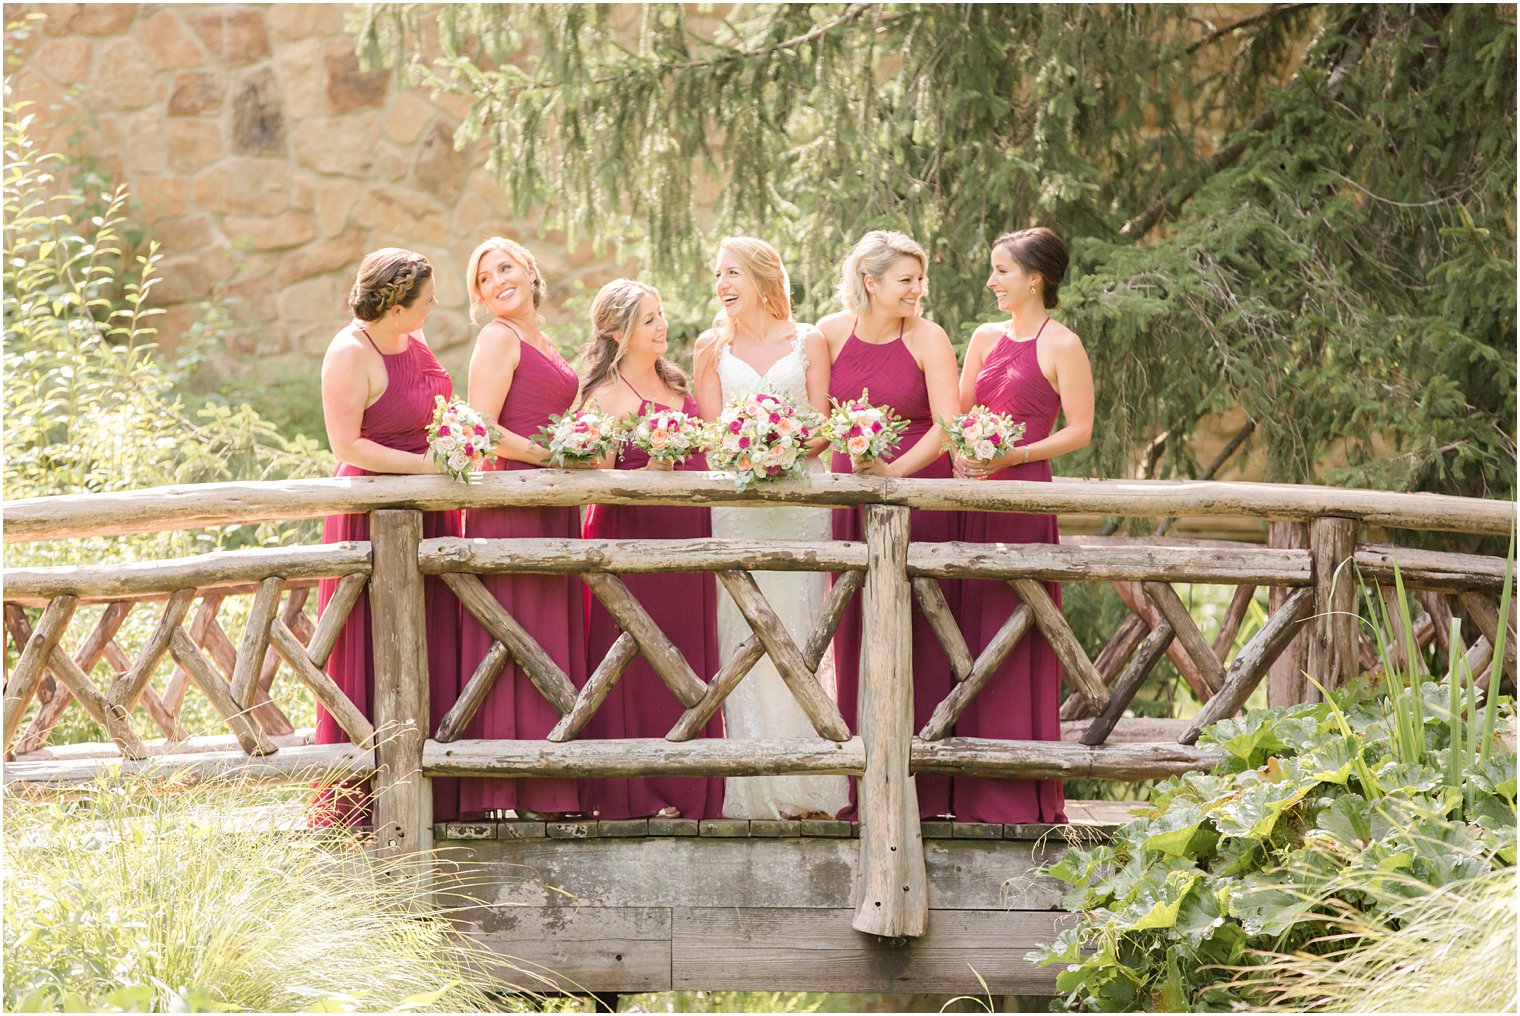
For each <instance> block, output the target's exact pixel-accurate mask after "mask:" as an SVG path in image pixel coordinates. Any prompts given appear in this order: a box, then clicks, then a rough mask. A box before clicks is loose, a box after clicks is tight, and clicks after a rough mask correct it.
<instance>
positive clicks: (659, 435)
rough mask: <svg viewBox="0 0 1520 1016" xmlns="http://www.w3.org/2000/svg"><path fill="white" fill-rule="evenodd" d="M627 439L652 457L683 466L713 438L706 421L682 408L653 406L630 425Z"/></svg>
mask: <svg viewBox="0 0 1520 1016" xmlns="http://www.w3.org/2000/svg"><path fill="white" fill-rule="evenodd" d="M627 440H628V442H629V443H630V444H632V445H633V446H634V447H635V448H642V449H644V451H646V452H648V453H649V457H650V458H651V459H656V460H658V461H660V462H669V463H671V464H672V465H677V466H679V465H680V464H681V463H683V462H685V461H686V460H687V459H689V458H690V457H691V456H692V455H694V454H696V453H697V452H700V451H703V450H705V449H706V448H707V446H708V445H709V444H711V442H712V436H711V433H710V430H709V428H708V426H707V424H706V423H705V422H703V421H702V420H701V419H699V418H698V417H695V416H691V415H690V414H687V413H683V412H681V411H680V410H679V409H652V410H650V411H649V412H647V413H645V414H644V415H643V416H641V417H639V418H638V419H637V420H635V421H633V423H631V424H630V425H629V426H628V434H627Z"/></svg>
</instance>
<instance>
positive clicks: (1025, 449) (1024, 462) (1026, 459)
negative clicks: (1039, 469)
mask: <svg viewBox="0 0 1520 1016" xmlns="http://www.w3.org/2000/svg"><path fill="white" fill-rule="evenodd" d="M1022 464H1023V465H1026V466H1027V465H1029V446H1028V445H1025V446H1024V461H1023V463H1022Z"/></svg>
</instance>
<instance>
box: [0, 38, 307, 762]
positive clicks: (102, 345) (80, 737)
mask: <svg viewBox="0 0 1520 1016" xmlns="http://www.w3.org/2000/svg"><path fill="white" fill-rule="evenodd" d="M25 30H28V29H27V28H26V27H25V23H22V25H21V27H18V26H17V25H14V24H13V25H10V26H8V27H7V34H8V35H10V34H14V33H15V32H18V31H25ZM14 87H15V86H14V82H13V80H12V78H11V76H10V75H7V77H6V79H5V105H4V152H5V167H4V217H5V224H6V228H5V231H4V247H3V258H0V261H3V265H0V284H3V289H4V303H3V314H4V322H5V354H6V356H5V359H6V370H5V372H4V411H5V430H4V438H3V442H4V443H3V450H4V456H3V457H4V468H3V481H0V489H3V493H4V496H5V497H6V498H7V499H15V498H27V497H40V496H47V495H54V494H73V493H93V492H101V491H116V490H130V489H135V488H142V487H154V486H160V485H164V484H173V483H204V482H216V481H228V480H261V479H292V478H297V477H303V476H326V475H330V474H331V472H332V469H333V459H332V456H331V454H330V453H329V452H328V451H327V450H326V449H324V448H322V447H320V446H319V445H318V444H317V443H316V442H315V441H314V440H312V439H311V438H309V437H304V436H299V435H297V436H294V437H292V436H288V435H287V434H286V433H285V432H284V431H283V430H282V428H280V427H277V426H276V425H275V424H273V423H272V422H271V421H269V420H268V419H266V418H265V417H264V416H262V415H261V414H260V413H259V412H258V411H257V410H255V409H254V408H253V407H252V406H250V405H248V404H246V403H240V402H234V401H229V400H227V399H225V398H221V397H217V396H215V395H213V396H211V397H210V398H208V399H196V400H195V401H196V402H197V403H202V404H200V405H199V407H198V408H197V409H195V410H191V409H190V408H188V406H189V402H188V401H187V399H186V397H185V396H184V395H182V394H181V391H182V388H183V385H184V383H185V380H186V376H185V370H186V369H187V361H186V359H185V358H184V357H169V356H167V355H165V354H164V353H163V352H162V351H160V350H159V349H158V347H157V346H156V345H155V343H154V342H153V338H154V334H155V329H154V327H153V319H154V317H155V315H157V314H158V313H159V312H158V311H157V310H155V309H154V308H153V307H152V306H151V304H152V298H151V297H152V290H153V287H154V286H155V284H156V283H157V282H158V276H157V274H156V268H157V264H158V262H159V260H160V257H159V255H158V252H157V247H156V245H155V244H153V243H152V241H151V240H148V239H146V238H139V234H140V233H141V231H140V230H138V229H136V228H134V227H133V226H132V225H131V224H130V223H129V222H128V220H127V209H128V207H129V205H130V195H129V194H128V191H127V189H126V188H125V187H124V186H116V185H112V184H110V183H109V182H106V181H103V180H102V179H101V178H100V177H99V176H98V175H96V174H94V173H90V172H85V171H83V170H81V169H80V168H79V167H76V166H72V165H70V163H69V160H68V159H66V158H65V157H64V156H62V155H60V154H58V153H56V152H49V151H45V150H43V149H41V148H40V147H39V146H38V145H37V144H36V143H35V142H34V140H33V138H32V128H33V124H34V122H35V119H36V117H37V116H38V115H39V114H38V113H37V112H36V111H35V110H34V109H33V108H32V107H31V105H30V104H29V103H27V102H24V101H16V100H15V99H14ZM47 115H51V113H49V114H47ZM219 322H220V324H219ZM225 327H226V324H225V321H224V319H223V318H221V317H220V316H219V315H218V313H217V311H216V309H215V308H210V307H208V308H205V309H204V313H203V315H202V320H201V321H200V322H199V323H198V324H197V327H196V328H195V329H193V331H195V332H196V334H197V335H198V336H199V337H200V338H199V339H197V340H195V341H199V342H206V343H213V342H216V341H219V338H220V335H221V331H220V329H224V328H225ZM317 525H318V523H317V522H316V521H315V520H308V521H305V522H301V523H266V524H261V525H258V526H239V527H225V528H220V529H211V530H201V531H185V532H177V533H145V534H133V535H127V536H119V535H118V536H109V535H102V536H97V537H90V538H86V539H77V540H59V541H49V542H44V543H33V544H19V545H11V546H9V547H7V548H6V549H5V563H6V566H7V567H22V566H30V565H59V564H99V563H103V562H108V561H126V560H151V559H158V558H164V557H171V556H178V555H184V554H195V553H203V552H206V551H212V550H220V549H226V548H229V547H234V546H244V545H250V544H251V545H278V544H286V543H293V542H310V541H312V540H314V539H315V534H316V531H317ZM315 601H316V597H315V596H313V597H311V607H309V608H308V611H309V612H312V611H313V609H314V607H315ZM100 609H101V608H99V607H86V608H83V609H82V610H81V611H80V613H79V615H78V617H77V618H76V620H75V621H74V630H76V631H82V630H85V629H86V626H88V625H91V624H93V623H94V621H95V619H96V618H97V617H98V614H99V611H100ZM246 610H247V605H246V602H244V601H241V600H233V601H229V603H228V604H227V605H226V607H224V609H223V611H222V620H223V623H224V625H227V626H228V627H229V629H230V630H231V631H233V632H236V631H237V630H238V629H239V627H240V621H241V618H242V617H243V616H244V615H245V614H246ZM155 614H156V611H153V610H150V609H138V610H135V611H134V612H133V613H132V615H131V616H129V617H128V619H127V621H126V624H125V625H124V626H123V628H122V630H121V632H120V633H119V634H118V637H117V642H118V643H119V644H120V645H121V647H122V648H123V649H124V650H125V651H126V652H128V653H129V654H133V653H135V650H136V648H137V646H139V645H141V643H142V642H143V640H144V639H146V637H147V635H148V633H149V632H150V631H151V630H152V627H153V624H154V622H155V620H156V617H155V616H153V615H155ZM35 620H36V618H35V616H34V617H33V622H34V623H35ZM7 651H8V652H9V653H11V654H12V655H14V652H15V650H14V647H13V646H9V645H8V646H7ZM169 667H170V663H168V662H165V663H164V664H163V665H161V667H160V668H159V671H158V673H156V674H155V675H154V683H155V686H156V687H158V688H160V689H162V687H163V681H164V680H165V678H166V676H167V673H168V670H169ZM109 673H110V671H109V667H108V666H107V665H106V664H105V663H101V664H100V665H99V667H98V668H97V671H96V673H95V675H94V676H95V677H96V678H97V680H102V679H108V677H109ZM280 704H281V705H282V707H283V708H285V710H286V712H287V713H290V714H291V715H292V718H293V719H294V720H295V721H296V722H297V725H298V726H299V725H301V724H302V723H303V722H304V723H309V722H310V717H311V715H312V714H313V706H312V703H311V699H310V696H309V695H308V694H306V693H305V691H304V689H302V690H301V691H300V693H299V698H294V697H291V696H289V695H287V696H285V697H284V698H283V699H282V701H281V703H280ZM135 719H138V720H140V722H139V731H140V732H141V733H143V734H145V735H147V736H155V737H156V736H158V735H159V731H158V730H157V728H155V727H152V726H151V725H148V724H147V721H146V717H145V716H141V715H139V716H138V717H135ZM181 719H182V722H183V724H184V726H185V727H186V728H187V729H188V730H190V731H191V732H192V733H212V732H218V731H220V730H221V729H222V723H221V721H220V718H219V717H217V716H216V714H215V713H214V711H213V710H211V709H210V708H209V707H208V706H207V704H206V703H205V702H204V700H203V699H201V698H200V697H199V696H198V695H193V696H191V697H190V698H189V699H188V700H187V701H186V711H185V712H184V713H183V714H182V717H181ZM104 739H105V738H104V735H103V733H102V732H101V731H100V728H99V727H98V726H97V725H96V724H95V723H94V721H93V720H90V719H89V718H88V717H87V716H86V715H84V713H83V711H82V710H80V709H78V708H77V707H71V708H70V709H69V710H68V711H66V712H65V713H64V715H63V719H62V722H61V723H60V724H59V725H58V726H57V727H56V728H54V733H53V736H52V742H53V743H54V744H60V743H66V742H72V741H98V740H104Z"/></svg>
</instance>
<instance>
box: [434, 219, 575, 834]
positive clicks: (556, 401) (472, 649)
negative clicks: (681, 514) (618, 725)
mask: <svg viewBox="0 0 1520 1016" xmlns="http://www.w3.org/2000/svg"><path fill="white" fill-rule="evenodd" d="M469 288H470V316H471V320H472V321H473V320H476V318H477V316H478V313H479V311H481V310H484V311H485V312H486V313H487V314H489V315H490V318H491V320H490V321H488V322H487V323H486V326H485V327H484V328H482V329H481V330H480V334H479V335H478V336H477V337H476V339H475V349H474V351H473V352H472V353H471V354H470V382H469V392H470V394H469V402H470V405H472V406H474V407H475V408H476V409H477V410H479V411H480V412H481V413H483V414H485V415H486V416H489V417H493V418H494V419H495V420H496V422H497V424H498V425H499V426H500V427H501V428H502V429H503V430H505V432H506V434H505V436H504V437H503V438H502V440H501V443H500V444H498V445H497V446H496V455H495V457H494V458H493V459H491V460H489V461H488V463H487V465H486V468H487V469H492V470H514V469H533V468H537V467H541V466H543V465H545V464H546V463H547V462H548V459H549V456H548V452H546V451H545V450H544V449H543V448H541V447H539V446H538V445H535V444H532V443H530V441H529V438H531V437H532V436H533V435H534V434H536V433H538V431H539V428H541V427H543V426H544V424H546V423H547V422H548V421H549V417H551V416H554V415H557V414H560V413H563V412H565V411H566V410H567V409H569V408H570V407H571V406H573V405H574V404H575V397H576V394H577V392H578V391H579V390H580V380H579V378H577V377H576V374H575V371H574V370H573V369H572V368H571V367H570V365H569V364H568V363H566V362H565V361H564V358H563V357H561V356H560V355H559V353H558V352H556V351H555V349H554V344H553V343H551V342H550V341H549V340H548V338H546V337H545V336H544V334H543V332H541V331H540V330H539V325H538V314H537V308H538V305H539V304H540V303H541V302H543V298H544V293H545V292H546V291H547V287H546V286H545V284H544V278H543V274H542V273H541V272H540V271H539V269H538V262H537V261H535V260H534V258H533V255H532V254H531V253H529V252H528V250H527V248H525V247H523V246H522V245H521V244H519V243H516V242H515V241H512V240H507V239H504V238H502V237H499V236H497V237H492V238H491V239H489V240H486V241H485V242H484V243H482V244H481V245H480V246H478V247H476V248H475V250H474V252H473V253H471V254H470V261H469ZM465 535H466V536H469V537H471V538H472V539H473V538H483V539H503V538H533V537H542V538H563V539H575V538H576V537H577V536H579V535H580V509H579V508H576V507H575V506H573V505H569V506H565V507H558V508H507V507H503V508H477V509H471V510H470V512H469V514H468V516H467V517H466V519H465ZM481 581H482V582H484V583H485V587H486V588H487V589H488V590H490V592H491V594H492V595H493V596H495V597H496V599H497V600H498V601H499V602H500V603H501V605H502V607H504V608H505V609H506V611H507V613H508V614H511V615H512V616H513V617H514V618H516V619H517V621H518V623H520V624H521V625H522V626H523V627H524V628H525V629H527V631H528V633H529V634H530V635H532V636H533V638H534V639H535V640H536V641H537V642H538V644H539V645H540V646H542V647H543V649H544V651H545V652H546V653H548V654H549V657H550V658H551V659H553V660H554V662H555V663H556V664H558V666H559V667H560V668H561V669H562V670H563V671H564V672H565V674H566V675H567V676H568V677H569V678H570V680H571V682H572V683H573V684H575V685H576V686H577V687H579V686H580V685H582V684H584V683H585V677H586V643H585V630H586V628H585V614H584V603H583V595H584V593H583V587H582V585H581V583H580V581H579V580H577V579H576V578H574V577H573V576H570V575H488V576H482V579H481ZM462 629H463V633H462V636H461V646H460V668H459V669H460V673H461V675H463V676H464V677H465V679H468V676H469V675H471V674H473V673H474V672H475V669H476V667H478V666H479V665H480V661H481V660H482V659H484V658H485V655H486V653H487V652H489V651H490V648H491V643H492V641H493V639H492V637H491V635H490V633H489V632H487V631H486V629H485V627H484V626H483V625H481V623H480V622H479V621H477V620H475V618H474V617H473V616H471V615H470V613H469V612H468V611H465V612H464V613H463V624H462ZM558 721H559V714H558V713H557V712H555V710H554V707H553V706H551V705H550V704H549V703H548V701H547V700H545V699H544V697H543V696H542V695H541V694H540V693H539V691H538V689H537V688H535V687H534V686H533V683H532V682H531V681H530V680H529V679H528V676H527V674H525V673H524V672H523V671H522V670H520V669H519V668H518V666H517V664H516V661H512V662H509V663H508V664H507V666H506V669H504V670H503V671H502V673H501V677H500V678H499V679H498V680H497V682H496V685H495V687H493V688H492V689H491V693H490V695H488V696H487V697H486V700H485V702H484V703H483V704H482V705H481V707H480V711H479V712H477V713H476V714H475V718H474V719H473V720H471V721H470V724H469V726H468V727H467V728H466V730H465V735H464V736H465V737H467V738H489V739H493V740H495V739H508V740H534V739H539V738H543V737H545V736H547V735H548V733H549V731H550V730H551V729H552V728H553V727H554V724H555V723H557V722H558ZM459 809H460V813H461V814H462V815H463V816H464V817H465V818H467V819H474V818H482V817H487V816H489V814H490V813H493V812H499V811H507V810H511V811H515V812H516V813H517V815H518V816H519V817H530V816H534V815H550V814H573V813H578V812H581V811H583V810H584V805H583V803H582V801H581V788H580V787H579V786H578V785H577V783H576V781H574V780H569V779H532V780H509V779H494V778H475V779H463V780H461V781H460V785H459Z"/></svg>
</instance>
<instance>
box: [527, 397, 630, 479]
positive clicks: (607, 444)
mask: <svg viewBox="0 0 1520 1016" xmlns="http://www.w3.org/2000/svg"><path fill="white" fill-rule="evenodd" d="M531 440H532V442H533V443H534V444H536V445H538V446H539V447H541V448H547V449H548V450H549V464H550V465H552V466H560V467H563V466H564V465H565V464H566V463H569V462H576V463H585V462H594V461H596V460H597V459H601V458H605V457H606V456H607V455H609V454H611V453H612V452H615V451H617V449H618V446H619V445H621V444H622V443H623V428H622V427H620V426H618V422H617V421H616V420H614V419H613V418H612V417H610V416H608V415H607V414H606V413H604V412H602V411H601V410H599V409H578V410H574V411H572V412H568V413H563V414H561V415H559V416H551V417H549V422H548V423H546V424H545V425H544V426H543V427H542V428H541V429H540V430H539V432H538V433H537V434H535V435H533V437H532V438H531Z"/></svg>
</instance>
